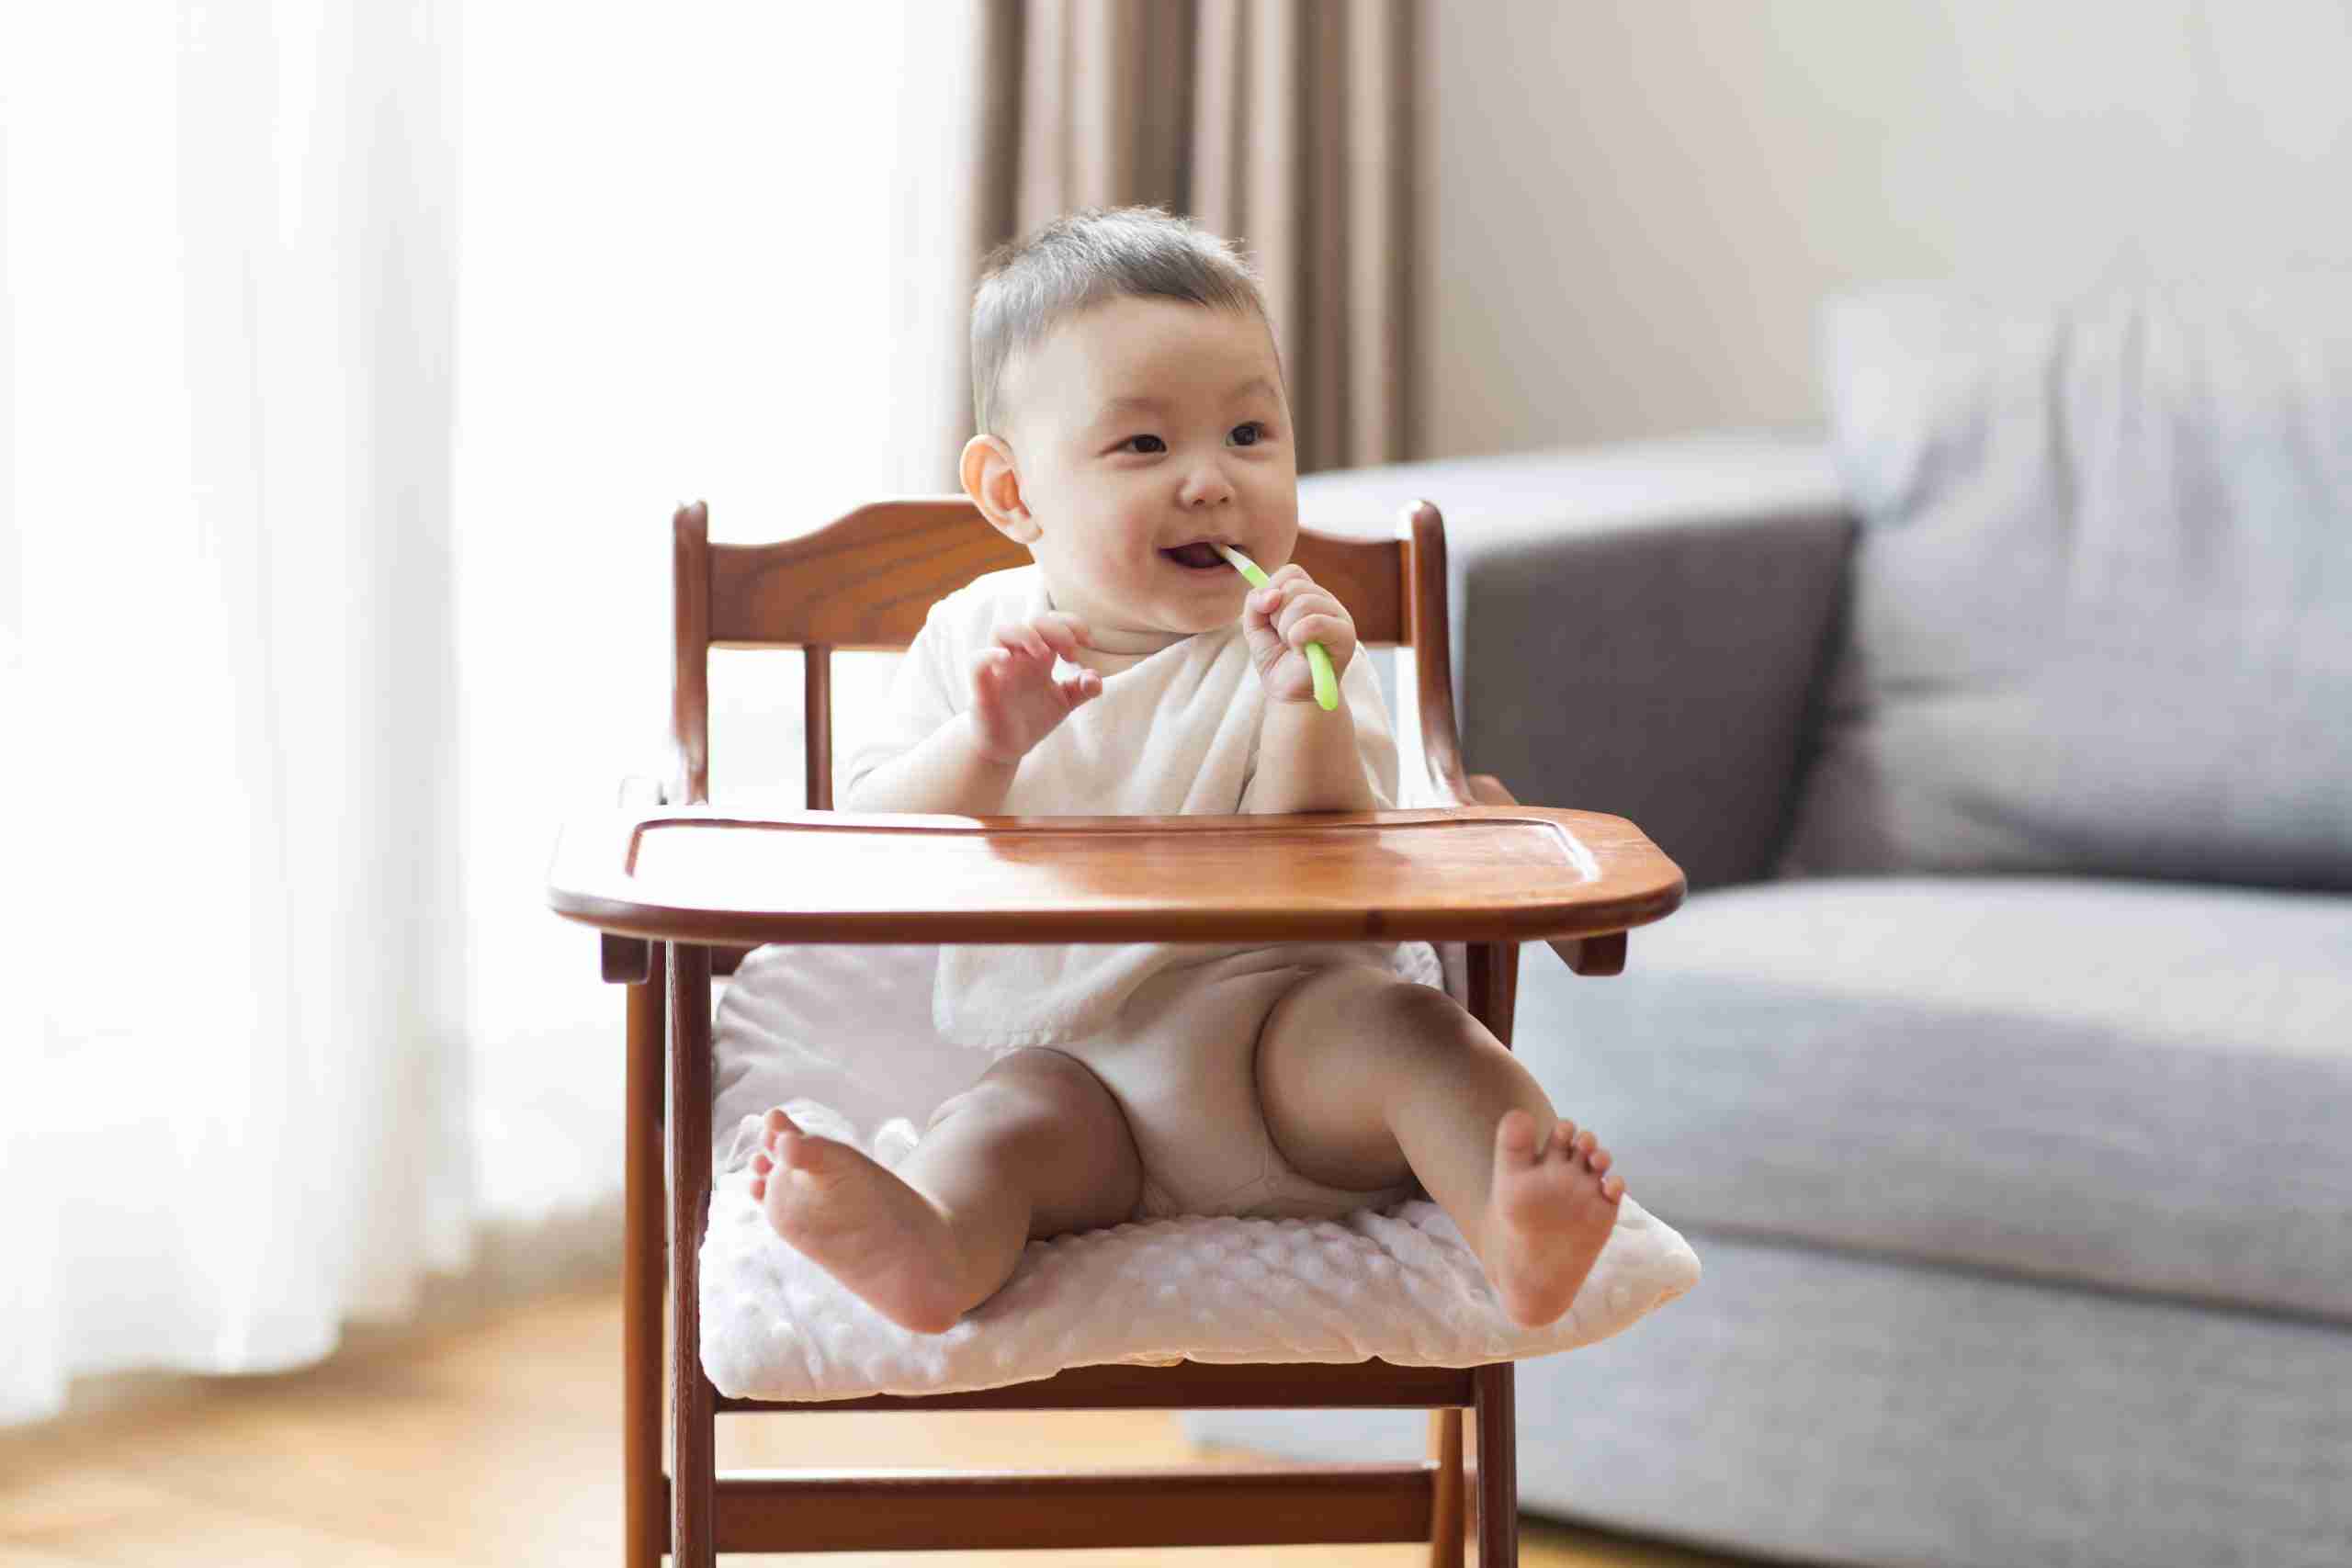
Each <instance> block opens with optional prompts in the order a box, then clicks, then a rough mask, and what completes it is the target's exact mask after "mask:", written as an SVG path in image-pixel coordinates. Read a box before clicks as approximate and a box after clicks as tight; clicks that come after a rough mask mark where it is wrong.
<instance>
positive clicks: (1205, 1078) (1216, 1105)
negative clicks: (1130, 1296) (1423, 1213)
mask: <svg viewBox="0 0 2352 1568" xmlns="http://www.w3.org/2000/svg"><path fill="white" fill-rule="evenodd" d="M1379 953H1380V950H1379V949H1378V948H1377V947H1371V948H1367V947H1366V946H1365V945H1363V944H1349V943H1344V942H1329V943H1299V942H1284V943H1281V944H1279V945H1274V946H1268V947H1258V948H1250V949H1247V950H1244V951H1242V952H1239V953H1224V954H1222V955H1221V956H1217V957H1214V958H1211V959H1208V960H1206V961H1205V962H1203V963H1200V964H1190V965H1186V966H1182V967H1178V968H1171V969H1164V970H1162V971H1160V972H1159V974H1157V975H1154V976H1151V977H1150V978H1149V979H1148V980H1146V981H1145V982H1144V983H1143V984H1142V985H1141V986H1139V987H1136V990H1135V992H1134V994H1132V995H1131V996H1130V997H1129V998H1127V1000H1126V1002H1125V1005H1124V1006H1123V1007H1122V1008H1121V1009H1120V1010H1119V1012H1118V1013H1117V1015H1116V1016H1115V1017H1114V1018H1113V1019H1112V1021H1110V1022H1109V1023H1107V1024H1105V1025H1103V1027H1101V1028H1100V1029H1098V1030H1096V1031H1094V1032H1091V1033H1089V1034H1086V1035H1082V1036H1080V1037H1079V1038H1076V1039H1072V1040H1065V1041H1060V1042H1057V1043H1055V1044H1054V1046H1053V1047H1052V1049H1054V1050H1057V1051H1060V1052H1062V1053H1063V1054H1065V1055H1070V1056H1075V1057H1076V1058H1078V1059H1079V1060H1080V1061H1081V1062H1083V1063H1085V1064H1086V1065H1087V1066H1088V1067H1090V1068H1091V1069H1092V1070H1093V1072H1094V1076H1095V1077H1098V1078H1101V1079H1102V1080H1103V1085H1104V1087H1106V1088H1108V1089H1110V1091H1111V1093H1112V1095H1113V1096H1114V1098H1115V1099H1116V1100H1118V1102H1119V1109H1120V1110H1121V1111H1125V1113H1126V1118H1127V1127H1128V1130H1129V1132H1131V1133H1132V1134H1134V1136H1135V1141H1136V1154H1137V1155H1138V1156H1140V1158H1141V1160H1142V1162H1143V1196H1142V1198H1141V1200H1140V1201H1138V1202H1137V1203H1136V1210H1135V1213H1134V1214H1133V1215H1132V1216H1130V1217H1131V1218H1133V1219H1136V1220H1150V1219H1162V1218H1166V1217H1168V1216H1170V1215H1174V1214H1238V1215H1247V1216H1251V1217H1255V1218H1266V1219H1293V1218H1295V1219H1331V1218H1336V1217H1338V1216H1340V1215H1341V1214H1347V1213H1353V1212H1355V1211H1356V1210H1358V1209H1385V1208H1386V1207H1388V1206H1389V1205H1390V1204H1392V1203H1397V1202H1399V1201H1403V1200H1404V1199H1407V1198H1409V1197H1412V1196H1414V1195H1415V1194H1416V1193H1417V1192H1418V1191H1419V1189H1418V1188H1417V1187H1416V1186H1415V1185H1414V1184H1413V1183H1412V1182H1411V1181H1409V1180H1408V1181H1406V1182H1404V1183H1402V1184H1399V1185H1397V1186H1394V1187H1385V1188H1377V1189H1373V1190H1348V1189H1345V1188H1339V1187H1328V1186H1326V1185H1324V1184H1323V1183H1322V1182H1319V1181H1316V1180H1313V1179H1310V1178H1308V1177H1306V1176H1303V1175H1301V1174H1300V1173H1299V1172H1298V1171H1296V1170H1294V1169H1293V1168H1291V1167H1290V1165H1289V1164H1288V1163H1287V1162H1286V1161H1284V1160H1283V1156H1282V1153H1281V1151H1280V1150H1278V1149H1276V1148H1275V1146H1274V1140H1273V1134H1272V1133H1271V1132H1269V1131H1268V1130H1267V1127H1266V1118H1265V1114H1264V1112H1263V1111H1262V1110H1261V1106H1260V1103H1259V1098H1258V1036H1259V1034H1260V1033H1261V1032H1262V1031H1263V1030H1264V1028H1265V1023H1266V1017H1267V1015H1268V1014H1269V1013H1271V1012H1272V1010H1273V1009H1274V1006H1275V1004H1276V1003H1278V1002H1280V1001H1281V1000H1282V998H1283V997H1284V996H1285V995H1286V994H1288V993H1289V992H1290V990H1291V989H1292V988H1293V987H1295V986H1297V985H1299V984H1300V983H1301V982H1302V981H1304V980H1306V978H1307V977H1308V976H1310V975H1312V974H1315V973H1317V972H1318V971H1321V970H1324V969H1328V968H1329V967H1331V966H1332V965H1334V964H1355V965H1360V966H1364V967H1369V968H1372V969H1374V971H1375V972H1376V973H1378V974H1381V975H1384V976H1391V977H1395V976H1396V973H1397V972H1396V970H1395V969H1394V968H1392V967H1391V966H1390V965H1389V964H1387V963H1386V962H1385V961H1384V960H1383V959H1382V958H1381V957H1380V956H1379Z"/></svg>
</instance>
